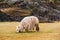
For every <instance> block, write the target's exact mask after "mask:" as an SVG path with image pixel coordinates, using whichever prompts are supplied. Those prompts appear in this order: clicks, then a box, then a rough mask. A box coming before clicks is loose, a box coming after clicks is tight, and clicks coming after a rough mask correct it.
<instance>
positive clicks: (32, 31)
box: [16, 31, 36, 33]
mask: <svg viewBox="0 0 60 40" xmlns="http://www.w3.org/2000/svg"><path fill="white" fill-rule="evenodd" d="M16 33H17V32H16ZM18 33H36V31H28V32H26V31H25V32H18Z"/></svg>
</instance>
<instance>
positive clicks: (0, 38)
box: [0, 22, 60, 40]
mask: <svg viewBox="0 0 60 40" xmlns="http://www.w3.org/2000/svg"><path fill="white" fill-rule="evenodd" d="M18 23H19V22H0V40H60V22H56V23H40V24H39V27H40V31H39V32H36V31H31V32H22V33H16V30H15V29H16V26H17V25H18Z"/></svg>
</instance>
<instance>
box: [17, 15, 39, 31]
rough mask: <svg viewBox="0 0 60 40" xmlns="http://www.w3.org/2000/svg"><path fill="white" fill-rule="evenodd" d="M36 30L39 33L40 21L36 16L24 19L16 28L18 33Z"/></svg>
mask: <svg viewBox="0 0 60 40" xmlns="http://www.w3.org/2000/svg"><path fill="white" fill-rule="evenodd" d="M34 28H36V31H39V19H38V18H37V17H35V16H28V17H24V18H23V19H22V20H21V22H20V23H19V25H18V26H17V28H16V32H22V31H23V30H24V29H25V31H32V30H34Z"/></svg>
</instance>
